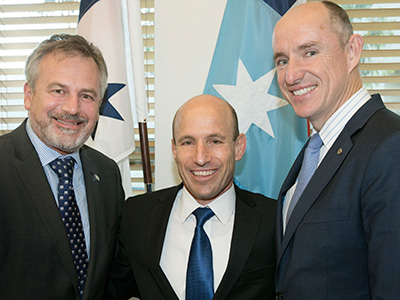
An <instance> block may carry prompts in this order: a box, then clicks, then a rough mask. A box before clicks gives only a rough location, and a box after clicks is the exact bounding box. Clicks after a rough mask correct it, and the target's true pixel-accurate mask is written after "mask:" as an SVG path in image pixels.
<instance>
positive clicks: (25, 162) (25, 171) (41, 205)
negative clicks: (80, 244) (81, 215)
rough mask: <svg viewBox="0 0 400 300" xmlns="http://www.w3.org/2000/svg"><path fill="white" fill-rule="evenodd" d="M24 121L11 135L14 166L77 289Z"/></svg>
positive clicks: (61, 228) (58, 220) (61, 231)
mask: <svg viewBox="0 0 400 300" xmlns="http://www.w3.org/2000/svg"><path fill="white" fill-rule="evenodd" d="M25 123H26V121H25V122H24V123H22V125H21V126H20V127H19V128H18V129H16V131H15V135H13V143H14V149H15V155H16V158H15V167H16V169H17V172H18V174H19V176H20V178H21V181H22V182H23V184H24V186H25V187H26V188H25V189H26V192H27V193H28V195H29V197H30V199H31V201H32V203H33V205H34V207H35V209H36V211H37V213H38V215H39V217H40V218H41V220H42V222H43V224H44V226H45V227H46V229H47V232H48V233H49V235H50V237H51V239H52V241H53V243H54V247H55V248H56V250H57V253H58V255H59V256H60V259H61V261H62V262H63V264H64V267H65V269H66V271H67V273H68V274H69V276H70V279H71V281H72V283H73V285H74V286H75V288H76V290H78V278H77V275H76V270H75V266H74V262H73V260H72V255H71V251H70V245H69V241H68V238H67V235H66V233H65V228H64V224H63V222H62V220H61V218H60V215H59V211H58V207H57V205H56V202H55V199H54V196H53V193H52V191H51V188H50V185H49V182H48V180H47V177H46V174H45V173H44V171H43V167H42V165H41V163H40V160H39V157H38V155H37V153H36V151H35V149H34V147H33V145H32V144H31V142H30V140H29V137H28V135H27V134H26V131H25Z"/></svg>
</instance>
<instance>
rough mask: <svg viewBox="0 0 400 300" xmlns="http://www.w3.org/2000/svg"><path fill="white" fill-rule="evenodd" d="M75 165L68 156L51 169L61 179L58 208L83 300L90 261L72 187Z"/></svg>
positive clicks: (59, 160)
mask: <svg viewBox="0 0 400 300" xmlns="http://www.w3.org/2000/svg"><path fill="white" fill-rule="evenodd" d="M74 164H75V160H74V159H73V158H72V157H70V156H68V157H66V158H58V159H56V160H53V161H52V162H51V163H50V167H51V168H52V169H53V171H54V172H55V173H56V174H57V176H58V179H59V182H58V206H59V209H60V214H61V218H62V220H63V223H64V226H65V230H66V231H67V236H68V239H69V243H70V246H71V252H72V256H73V260H74V264H75V268H76V271H77V273H78V289H79V296H80V297H81V299H82V295H83V290H84V286H85V279H86V273H87V267H88V263H89V260H88V255H87V251H86V242H85V235H84V232H83V226H82V220H81V215H80V212H79V208H78V205H77V203H76V199H75V193H74V188H73V186H72V175H73V168H74Z"/></svg>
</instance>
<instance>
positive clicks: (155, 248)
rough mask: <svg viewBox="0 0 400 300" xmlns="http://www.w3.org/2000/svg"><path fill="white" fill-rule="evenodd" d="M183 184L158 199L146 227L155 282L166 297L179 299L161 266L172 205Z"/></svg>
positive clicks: (149, 263) (148, 259)
mask: <svg viewBox="0 0 400 300" xmlns="http://www.w3.org/2000/svg"><path fill="white" fill-rule="evenodd" d="M182 186H183V185H182V184H181V185H179V186H176V187H174V188H172V189H169V190H168V191H167V192H166V193H163V194H161V195H160V196H159V199H157V203H156V205H155V206H154V208H153V209H152V210H151V212H150V214H149V217H148V222H147V228H146V236H147V239H146V251H147V253H148V256H147V261H148V265H149V268H150V271H151V273H152V274H153V276H154V278H155V282H157V284H158V285H159V287H160V289H161V291H162V292H163V294H164V295H165V298H166V299H178V297H177V296H176V294H175V292H174V290H173V288H172V287H171V285H170V283H169V281H168V279H167V277H166V276H165V274H164V272H163V271H162V269H161V267H160V258H161V252H162V248H163V245H164V237H165V232H166V229H167V225H168V220H169V216H170V213H171V209H172V205H173V203H174V201H175V197H176V194H177V193H178V191H179V190H180V189H181V188H182Z"/></svg>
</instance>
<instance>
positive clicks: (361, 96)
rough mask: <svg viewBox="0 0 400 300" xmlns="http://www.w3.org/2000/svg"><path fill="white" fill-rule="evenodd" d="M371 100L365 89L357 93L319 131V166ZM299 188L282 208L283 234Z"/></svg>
mask: <svg viewBox="0 0 400 300" xmlns="http://www.w3.org/2000/svg"><path fill="white" fill-rule="evenodd" d="M369 99H371V96H370V94H369V93H368V91H367V89H366V88H365V87H362V88H361V89H360V90H358V91H357V93H355V94H354V95H353V96H351V98H350V99H349V100H347V101H346V102H345V103H344V104H343V105H342V106H341V107H339V109H338V110H337V111H336V112H335V113H334V114H333V115H332V116H331V117H330V118H329V119H328V120H327V121H326V122H325V124H324V126H323V127H322V128H321V130H320V131H319V135H320V137H321V140H322V142H323V144H322V147H321V150H320V154H319V161H318V165H319V164H320V163H321V161H322V160H323V158H324V157H325V155H326V154H327V153H328V151H329V149H330V148H331V147H332V145H333V144H334V143H335V141H336V139H337V138H338V136H339V135H340V133H341V132H342V130H343V128H344V127H345V126H346V124H347V122H348V121H349V120H350V119H351V118H352V117H353V116H354V114H355V113H356V112H357V111H358V110H359V109H360V108H361V107H362V106H363V105H364V104H365V103H366V102H367V101H368V100H369ZM296 186H297V180H296V182H295V184H294V185H293V186H292V187H291V188H290V189H289V190H288V191H287V193H286V196H285V200H284V202H283V208H282V220H283V232H285V230H286V215H287V211H288V208H289V204H290V201H291V200H292V197H293V194H294V191H295V189H296Z"/></svg>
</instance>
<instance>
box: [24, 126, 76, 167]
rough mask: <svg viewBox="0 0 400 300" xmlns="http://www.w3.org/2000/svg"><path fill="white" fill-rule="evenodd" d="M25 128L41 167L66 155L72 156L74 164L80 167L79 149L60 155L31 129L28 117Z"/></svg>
mask: <svg viewBox="0 0 400 300" xmlns="http://www.w3.org/2000/svg"><path fill="white" fill-rule="evenodd" d="M25 128H26V133H27V134H28V137H29V139H30V140H31V142H32V144H33V147H34V148H35V150H36V152H37V154H38V156H39V159H40V162H41V164H42V167H44V166H46V165H48V164H49V163H50V162H52V161H53V160H55V159H57V158H59V157H66V156H71V157H73V158H74V159H75V162H76V164H75V166H78V167H79V168H80V167H82V163H81V159H80V157H79V150H77V151H75V152H73V153H70V154H67V155H61V154H60V153H59V152H57V151H56V150H54V149H52V148H50V147H49V146H47V145H46V144H45V143H43V142H42V140H41V139H40V138H39V137H38V136H37V135H36V133H35V132H34V131H33V129H32V126H31V124H30V120H29V119H28V122H26V127H25Z"/></svg>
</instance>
